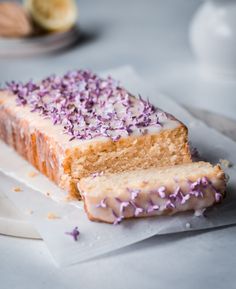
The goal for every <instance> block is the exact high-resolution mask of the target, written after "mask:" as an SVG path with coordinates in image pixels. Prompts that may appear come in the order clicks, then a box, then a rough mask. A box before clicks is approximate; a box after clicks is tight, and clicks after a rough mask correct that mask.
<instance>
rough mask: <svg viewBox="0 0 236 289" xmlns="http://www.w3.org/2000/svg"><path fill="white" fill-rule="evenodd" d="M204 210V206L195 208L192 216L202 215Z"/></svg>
mask: <svg viewBox="0 0 236 289" xmlns="http://www.w3.org/2000/svg"><path fill="white" fill-rule="evenodd" d="M205 211H206V208H203V209H198V210H195V211H194V216H195V217H202V216H204V212H205Z"/></svg>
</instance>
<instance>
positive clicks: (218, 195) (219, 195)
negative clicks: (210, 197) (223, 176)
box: [215, 192, 222, 203]
mask: <svg viewBox="0 0 236 289" xmlns="http://www.w3.org/2000/svg"><path fill="white" fill-rule="evenodd" d="M215 200H216V202H217V203H219V202H220V201H221V200H222V194H221V193H218V192H217V193H215Z"/></svg>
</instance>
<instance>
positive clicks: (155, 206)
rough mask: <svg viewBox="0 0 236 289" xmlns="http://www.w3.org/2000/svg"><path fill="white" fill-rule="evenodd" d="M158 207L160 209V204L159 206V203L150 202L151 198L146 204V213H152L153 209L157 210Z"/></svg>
mask: <svg viewBox="0 0 236 289" xmlns="http://www.w3.org/2000/svg"><path fill="white" fill-rule="evenodd" d="M159 209H160V206H159V205H157V204H154V203H153V202H152V200H150V201H149V205H148V207H147V213H148V214H149V213H152V212H154V211H157V210H159Z"/></svg>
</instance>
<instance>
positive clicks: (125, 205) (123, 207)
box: [120, 201, 130, 213]
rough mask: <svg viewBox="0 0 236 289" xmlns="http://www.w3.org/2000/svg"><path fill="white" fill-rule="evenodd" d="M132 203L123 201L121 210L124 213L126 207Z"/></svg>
mask: <svg viewBox="0 0 236 289" xmlns="http://www.w3.org/2000/svg"><path fill="white" fill-rule="evenodd" d="M129 205H130V202H126V201H125V202H121V203H120V212H121V213H123V212H124V210H125V208H127V207H128V206H129Z"/></svg>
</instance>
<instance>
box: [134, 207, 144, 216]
mask: <svg viewBox="0 0 236 289" xmlns="http://www.w3.org/2000/svg"><path fill="white" fill-rule="evenodd" d="M143 211H144V209H143V208H139V207H136V208H135V211H134V215H135V217H137V216H138V215H140V214H141V213H143Z"/></svg>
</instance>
